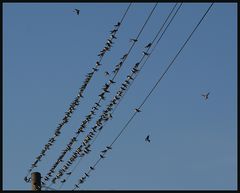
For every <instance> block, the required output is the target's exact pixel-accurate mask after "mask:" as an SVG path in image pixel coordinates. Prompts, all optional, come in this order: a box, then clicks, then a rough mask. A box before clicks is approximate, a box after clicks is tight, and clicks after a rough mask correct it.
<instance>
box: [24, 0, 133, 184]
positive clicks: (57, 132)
mask: <svg viewBox="0 0 240 193" xmlns="http://www.w3.org/2000/svg"><path fill="white" fill-rule="evenodd" d="M131 4H132V3H130V4H129V5H128V7H127V9H126V11H125V12H124V14H123V16H122V18H121V21H120V23H119V25H118V26H117V28H116V29H115V30H114V32H113V34H112V36H111V37H110V39H108V40H110V41H112V40H113V39H114V35H116V32H117V31H118V29H119V27H120V24H121V23H122V22H123V20H124V18H125V16H126V14H127V12H128V11H129V9H130V6H131ZM105 48H106V46H105ZM109 50H110V48H109V49H108V50H105V52H106V51H109ZM105 52H104V54H105ZM104 54H103V55H102V56H100V60H99V61H97V62H96V67H99V66H100V62H101V60H102V58H103V56H104ZM96 71H97V70H95V68H93V72H90V73H88V74H87V77H86V79H85V81H84V83H83V85H82V86H81V88H80V91H79V93H78V95H77V97H76V98H75V100H74V101H73V102H72V103H71V105H70V107H69V109H68V111H67V112H66V113H65V116H64V118H63V119H62V122H61V123H59V124H58V125H59V126H58V127H57V129H56V130H55V134H54V136H53V137H52V138H50V139H49V141H48V143H47V144H46V145H45V146H44V148H43V149H42V151H41V153H40V155H39V156H37V157H36V160H35V161H34V162H33V164H32V167H31V168H30V169H29V170H28V173H27V175H26V176H25V178H24V180H25V181H26V182H29V181H30V178H28V175H29V174H30V173H31V172H32V170H33V169H34V168H36V167H37V163H38V162H39V161H41V158H42V157H43V156H45V155H46V154H45V153H46V152H47V151H48V150H50V147H51V146H52V145H53V144H54V142H55V141H56V138H57V137H58V136H59V135H60V134H61V132H60V131H61V129H62V127H63V126H64V125H65V124H66V123H67V122H68V121H69V118H71V115H72V113H73V112H74V110H75V108H76V107H77V106H78V105H79V100H80V98H83V96H82V94H83V92H84V90H85V89H86V87H87V85H88V84H89V82H90V80H91V78H92V76H93V74H94V73H95V72H96Z"/></svg>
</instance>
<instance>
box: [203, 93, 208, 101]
mask: <svg viewBox="0 0 240 193" xmlns="http://www.w3.org/2000/svg"><path fill="white" fill-rule="evenodd" d="M209 94H210V92H208V93H207V94H202V96H203V97H204V99H205V100H207V99H208V95H209Z"/></svg>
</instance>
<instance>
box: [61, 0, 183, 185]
mask: <svg viewBox="0 0 240 193" xmlns="http://www.w3.org/2000/svg"><path fill="white" fill-rule="evenodd" d="M181 5H182V3H181V4H180V6H179V7H178V9H177V11H176V12H175V14H174V15H173V18H174V17H175V15H176V13H177V12H178V11H179V9H180V7H181ZM176 6H177V3H176V4H175V5H174V6H173V8H172V10H171V11H170V13H169V14H168V16H167V18H166V19H165V21H164V23H163V25H162V26H161V27H160V29H159V31H158V33H157V34H156V35H155V38H154V39H153V41H152V42H151V44H153V43H154V41H155V40H156V38H157V37H158V35H159V34H160V32H161V31H162V29H163V27H164V26H165V24H166V22H167V20H168V19H169V17H170V15H171V14H172V13H173V11H174V9H175V8H176ZM172 20H173V19H171V20H170V22H169V23H171V22H172ZM168 26H169V25H168ZM168 26H167V27H166V28H168ZM165 31H166V30H165ZM161 37H162V36H161ZM158 42H159V41H158ZM155 47H156V46H155ZM149 49H150V47H149V48H148V49H147V51H148V50H149ZM149 56H150V55H149ZM149 56H148V58H149ZM144 57H145V55H144V56H143V57H142V58H141V60H140V62H139V64H140V63H141V61H142V60H143V58H144ZM146 61H147V60H146ZM146 61H145V63H146ZM141 68H142V67H141ZM141 68H140V70H141ZM140 70H139V71H140ZM133 74H134V73H132V74H130V75H128V76H127V80H128V78H129V77H131V76H132V75H133ZM137 74H138V73H137ZM137 74H136V76H137ZM135 78H136V77H135ZM135 78H133V81H134V80H135ZM127 80H125V81H124V82H126V81H127ZM132 83H133V82H132ZM132 83H131V84H130V85H132ZM127 90H128V88H127ZM119 92H121V89H120V90H119V91H118V92H117V93H119ZM117 95H118V94H116V95H115V97H116V96H117ZM124 95H125V93H124V92H123V96H124ZM123 96H122V97H121V98H120V99H122V98H123ZM115 97H114V98H115ZM112 101H113V100H112ZM119 103H120V101H119ZM119 103H117V105H116V106H115V108H114V110H113V112H112V113H111V114H113V113H114V111H115V109H116V107H117V106H118V105H119ZM110 104H111V103H110ZM110 104H109V105H107V106H110ZM100 117H101V116H100ZM104 123H105V124H104V125H103V127H104V126H105V125H106V122H104ZM101 131H102V129H101V130H99V132H98V133H97V135H96V137H95V138H94V139H93V141H92V143H91V145H92V144H93V143H94V141H95V140H96V138H97V137H98V135H99V133H100V132H101ZM88 135H89V134H88ZM88 135H87V137H88ZM82 158H83V157H81V159H80V160H79V161H78V162H77V164H76V165H75V166H74V168H73V169H72V170H71V172H70V175H71V174H72V173H73V172H74V170H75V169H76V167H77V166H78V165H79V163H80V162H81V160H82ZM70 175H68V176H67V177H66V180H67V179H68V178H69V177H70ZM62 186H63V184H62V185H61V186H60V189H61V187H62Z"/></svg>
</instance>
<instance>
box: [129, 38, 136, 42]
mask: <svg viewBox="0 0 240 193" xmlns="http://www.w3.org/2000/svg"><path fill="white" fill-rule="evenodd" d="M129 41H130V42H137V39H133V38H131V39H130V40H129Z"/></svg>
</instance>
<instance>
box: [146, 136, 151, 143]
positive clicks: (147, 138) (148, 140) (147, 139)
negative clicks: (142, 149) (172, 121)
mask: <svg viewBox="0 0 240 193" xmlns="http://www.w3.org/2000/svg"><path fill="white" fill-rule="evenodd" d="M149 137H150V136H149V135H148V136H147V137H146V138H145V141H147V142H149V143H150V139H149Z"/></svg>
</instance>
